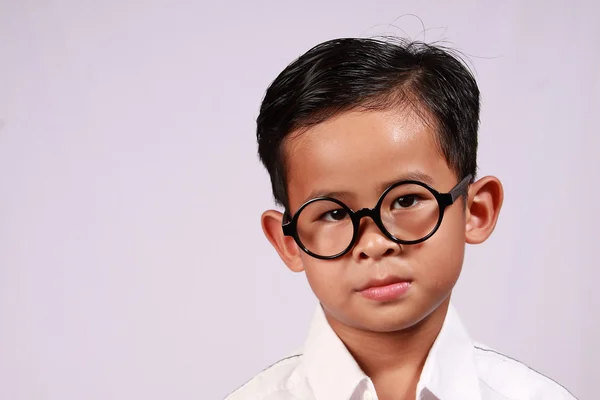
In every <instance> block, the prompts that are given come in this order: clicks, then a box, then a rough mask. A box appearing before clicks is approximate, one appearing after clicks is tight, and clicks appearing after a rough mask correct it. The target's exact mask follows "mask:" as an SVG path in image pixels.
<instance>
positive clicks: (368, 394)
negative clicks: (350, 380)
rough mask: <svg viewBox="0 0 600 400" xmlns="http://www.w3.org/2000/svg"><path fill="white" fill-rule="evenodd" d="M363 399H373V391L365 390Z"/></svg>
mask: <svg viewBox="0 0 600 400" xmlns="http://www.w3.org/2000/svg"><path fill="white" fill-rule="evenodd" d="M363 400H373V395H372V394H371V392H368V391H367V392H365V394H364V395H363Z"/></svg>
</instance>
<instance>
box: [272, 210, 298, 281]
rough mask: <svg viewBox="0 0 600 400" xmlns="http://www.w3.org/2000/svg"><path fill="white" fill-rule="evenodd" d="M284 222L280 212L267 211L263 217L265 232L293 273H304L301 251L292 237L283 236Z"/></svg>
mask: <svg viewBox="0 0 600 400" xmlns="http://www.w3.org/2000/svg"><path fill="white" fill-rule="evenodd" d="M282 221H283V214H282V213H280V212H279V211H275V210H268V211H265V212H264V213H263V214H262V216H261V225H262V229H263V232H264V233H265V236H266V237H267V239H268V240H269V242H271V245H273V247H274V248H275V250H276V251H277V253H278V254H279V257H281V259H282V260H283V262H284V263H285V265H287V267H288V268H289V269H290V270H292V271H293V272H301V271H304V264H303V263H302V258H301V257H300V249H299V248H298V245H296V242H295V241H294V239H293V238H292V237H290V236H285V235H284V234H283V230H282V229H281V223H282Z"/></svg>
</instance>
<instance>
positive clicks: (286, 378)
mask: <svg viewBox="0 0 600 400" xmlns="http://www.w3.org/2000/svg"><path fill="white" fill-rule="evenodd" d="M301 359H302V353H294V354H292V355H290V356H288V357H285V358H282V359H281V360H279V361H277V362H276V363H274V364H272V365H271V366H270V367H268V368H266V369H264V370H263V371H262V372H260V373H259V374H257V375H256V376H254V377H253V378H252V379H250V380H249V381H248V382H246V383H245V384H244V385H242V386H241V387H240V388H238V389H237V390H235V391H234V392H233V393H231V394H230V395H229V396H227V397H226V398H225V400H250V399H252V400H288V399H290V400H291V399H293V397H292V394H291V392H290V389H291V387H292V386H294V383H295V382H294V381H295V379H296V374H295V372H296V369H297V367H298V365H299V364H300V361H301Z"/></svg>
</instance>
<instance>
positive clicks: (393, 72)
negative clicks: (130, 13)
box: [228, 39, 573, 400]
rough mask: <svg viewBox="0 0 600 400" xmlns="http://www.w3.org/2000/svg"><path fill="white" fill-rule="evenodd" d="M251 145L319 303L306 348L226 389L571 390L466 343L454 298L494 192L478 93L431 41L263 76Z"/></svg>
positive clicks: (295, 260) (273, 237)
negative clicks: (480, 174)
mask: <svg viewBox="0 0 600 400" xmlns="http://www.w3.org/2000/svg"><path fill="white" fill-rule="evenodd" d="M257 125H258V127H257V137H258V148H259V155H260V158H261V161H262V162H263V163H264V165H265V167H266V169H267V170H268V172H269V174H270V177H271V183H272V187H273V193H274V196H275V199H276V200H277V202H278V203H279V204H280V205H281V206H282V207H283V209H284V213H280V212H278V211H274V210H270V211H266V212H265V213H264V214H263V215H262V227H263V230H264V233H265V235H266V237H267V239H268V240H269V241H270V242H271V244H272V245H273V247H274V248H275V250H276V251H277V252H278V254H279V256H280V257H281V259H282V260H283V261H284V263H285V264H286V265H287V266H288V268H289V269H291V270H292V271H294V272H301V271H304V272H305V273H306V276H307V278H308V282H309V284H310V286H311V288H312V290H313V292H314V293H315V295H316V296H317V298H318V299H319V302H320V307H318V309H317V311H316V314H315V316H314V319H313V322H312V325H311V328H310V331H309V334H308V338H307V341H306V343H305V347H304V350H303V351H302V352H301V353H298V354H296V355H293V356H291V357H288V358H285V359H283V360H280V361H279V362H277V363H275V364H274V365H272V366H271V367H269V368H268V369H266V370H265V371H263V372H262V373H260V374H259V375H257V376H256V377H255V378H254V379H252V380H251V381H250V382H248V383H246V384H245V385H244V386H242V387H241V388H240V389H238V390H237V391H235V392H234V393H233V394H231V395H230V396H229V397H228V399H230V400H241V399H244V400H245V399H255V400H258V399H263V400H267V399H268V400H275V399H280V400H287V399H316V400H348V399H366V400H367V399H381V400H387V399H440V400H475V399H478V400H479V399H481V400H491V399H494V400H496V399H511V400H512V399H552V400H557V399H573V396H572V395H570V394H569V392H568V391H567V390H566V389H564V388H563V387H561V386H560V385H558V384H557V383H555V382H553V381H551V380H550V379H548V378H546V377H544V376H543V375H540V374H539V373H537V372H535V371H533V370H531V369H529V368H528V367H526V366H525V365H523V364H521V363H519V362H517V361H515V360H513V359H511V358H508V357H506V356H504V355H502V354H500V353H497V352H496V351H494V350H491V349H489V348H487V347H484V346H481V345H478V344H475V343H473V342H472V340H471V339H470V338H469V336H468V335H467V333H466V331H465V330H464V328H463V327H462V325H461V322H460V320H459V318H458V316H457V314H456V312H455V310H454V309H453V308H452V306H450V296H451V292H452V288H453V287H454V285H455V283H456V281H457V279H458V277H459V273H460V271H461V267H462V263H463V255H464V248H465V243H470V244H476V243H481V242H483V241H485V240H486V239H487V238H488V237H489V236H490V234H491V233H492V231H493V230H494V227H495V224H496V221H497V218H498V214H499V212H500V208H501V206H502V200H503V190H502V185H501V184H500V181H499V180H498V179H497V178H495V177H491V176H488V177H484V178H481V179H478V180H476V179H475V174H476V168H477V167H476V153H477V130H478V125H479V90H478V87H477V84H476V82H475V80H474V78H473V76H472V75H471V74H470V72H469V70H468V69H467V68H466V67H465V66H464V65H463V63H461V62H460V61H459V59H457V58H456V57H454V56H453V55H452V54H450V53H449V52H447V51H445V50H444V49H442V48H439V47H435V46H431V45H426V44H422V43H411V42H404V41H399V40H398V41H394V42H390V41H379V40H373V39H339V40H332V41H328V42H325V43H322V44H320V45H318V46H316V47H315V48H313V49H311V50H309V51H308V52H307V53H306V54H304V55H303V56H301V57H300V58H299V59H298V60H296V61H294V62H293V63H292V64H290V65H289V66H288V67H287V68H286V69H285V70H284V71H283V72H282V73H281V74H280V75H279V76H278V77H277V78H276V79H275V81H274V82H273V83H272V84H271V86H270V87H269V88H268V90H267V92H266V95H265V98H264V101H263V103H262V106H261V109H260V115H259V117H258V120H257Z"/></svg>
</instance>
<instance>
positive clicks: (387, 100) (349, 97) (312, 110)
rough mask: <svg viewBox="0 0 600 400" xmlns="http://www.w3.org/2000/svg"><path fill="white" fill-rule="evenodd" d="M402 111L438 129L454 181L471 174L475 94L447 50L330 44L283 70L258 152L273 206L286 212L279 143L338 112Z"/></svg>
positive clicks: (268, 103) (261, 125)
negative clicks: (268, 180) (408, 109)
mask: <svg viewBox="0 0 600 400" xmlns="http://www.w3.org/2000/svg"><path fill="white" fill-rule="evenodd" d="M400 105H409V106H411V107H412V109H413V111H415V112H417V113H418V114H419V116H420V117H421V118H422V119H423V120H424V121H427V122H428V123H433V124H434V126H435V128H436V131H437V138H436V139H437V142H438V144H439V147H440V150H441V152H442V154H443V155H444V157H445V158H446V161H447V162H448V165H449V167H450V168H451V169H452V170H453V171H454V172H455V174H456V175H457V176H458V178H459V180H460V179H462V178H464V177H466V176H467V175H468V174H471V175H472V176H475V173H476V169H477V131H478V128H479V106H480V105H479V89H478V87H477V83H476V82H475V78H474V77H473V75H472V74H471V72H470V70H469V68H468V67H467V66H466V64H465V63H464V62H463V61H462V59H461V58H460V57H459V56H458V55H457V54H456V53H455V52H453V51H451V50H449V49H447V48H445V47H442V46H436V45H431V44H426V43H422V42H413V41H408V40H402V39H394V40H384V39H355V38H348V39H335V40H330V41H327V42H324V43H321V44H319V45H317V46H315V47H313V48H312V49H310V50H309V51H307V52H306V53H305V54H303V55H302V56H300V57H299V58H298V59H297V60H295V61H294V62H292V63H291V64H290V65H288V66H287V67H286V68H285V69H284V70H283V71H282V72H281V73H280V74H279V76H277V78H276V79H275V80H274V81H273V83H271V85H270V86H269V88H268V89H267V91H266V94H265V97H264V99H263V102H262V105H261V107H260V114H259V116H258V118H257V130H256V136H257V140H258V154H259V157H260V160H261V161H262V163H263V164H264V166H265V167H266V169H267V171H268V172H269V175H270V177H271V185H272V188H273V195H274V197H275V201H276V202H277V203H278V204H280V205H282V206H283V207H284V208H285V209H286V211H288V210H289V201H288V196H287V182H286V163H285V152H284V140H285V139H286V138H288V136H289V135H290V133H292V132H302V130H304V129H307V128H309V127H311V126H313V125H315V124H318V123H320V122H323V121H325V120H327V119H329V118H331V117H333V116H335V115H337V114H339V113H342V112H345V111H351V110H356V109H364V110H384V109H388V108H391V107H394V106H400Z"/></svg>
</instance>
